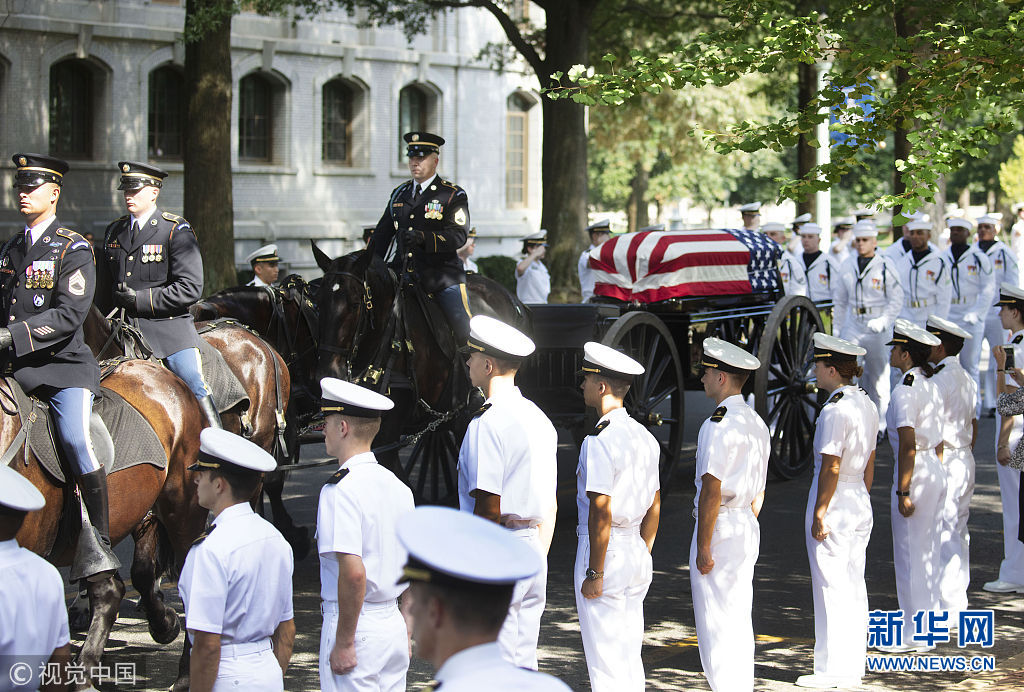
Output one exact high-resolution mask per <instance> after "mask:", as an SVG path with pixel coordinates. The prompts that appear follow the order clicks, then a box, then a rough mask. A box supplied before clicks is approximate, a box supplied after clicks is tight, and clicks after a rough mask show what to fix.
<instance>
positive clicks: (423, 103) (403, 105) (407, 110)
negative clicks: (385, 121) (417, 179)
mask: <svg viewBox="0 0 1024 692" xmlns="http://www.w3.org/2000/svg"><path fill="white" fill-rule="evenodd" d="M428 104H429V98H428V96H427V94H426V92H425V91H423V89H421V88H419V87H417V86H412V85H410V86H407V87H405V88H403V89H402V91H401V92H399V94H398V141H399V148H398V152H399V153H398V159H399V161H404V160H405V140H403V139H402V135H404V134H405V133H406V132H422V131H424V130H427V129H429V128H428V126H427V109H428Z"/></svg>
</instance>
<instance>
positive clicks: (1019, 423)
mask: <svg viewBox="0 0 1024 692" xmlns="http://www.w3.org/2000/svg"><path fill="white" fill-rule="evenodd" d="M1003 290H1005V287H1003V288H1002V289H1001V291H1003ZM1016 290H1017V291H1018V292H1020V289H1016ZM1009 343H1011V344H1013V357H1014V362H1015V363H1017V367H1022V365H1021V364H1024V329H1022V330H1021V331H1018V332H1014V333H1013V334H1012V335H1011V337H1010V341H1009ZM1005 377H1006V384H1008V385H1010V386H1012V387H1016V386H1017V383H1016V382H1015V381H1014V380H1013V378H1012V377H1011V376H1010V374H1009V373H1006V374H1005ZM1002 424H1003V416H1002V414H1000V413H998V411H997V413H996V440H995V442H994V445H998V444H999V433H998V431H999V430H1000V428H1001V427H1002ZM1022 434H1024V418H1022V417H1021V416H1014V417H1013V427H1012V428H1011V430H1010V441H1009V442H1010V449H1015V448H1016V446H1017V444H1018V443H1019V442H1020V439H1021V436H1022ZM997 452H998V450H997ZM994 463H995V465H996V476H997V477H998V478H999V497H1000V499H1001V500H1002V505H1003V560H1002V562H1000V563H999V581H1002V582H1008V583H1010V584H1024V543H1021V542H1020V540H1018V538H1017V534H1018V531H1019V530H1020V505H1019V502H1020V500H1019V496H1020V473H1021V472H1020V471H1019V470H1018V469H1011V468H1010V467H1009V466H1004V465H1002V464H1000V463H999V462H998V461H996V462H994Z"/></svg>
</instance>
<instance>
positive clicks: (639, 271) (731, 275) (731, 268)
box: [589, 229, 782, 303]
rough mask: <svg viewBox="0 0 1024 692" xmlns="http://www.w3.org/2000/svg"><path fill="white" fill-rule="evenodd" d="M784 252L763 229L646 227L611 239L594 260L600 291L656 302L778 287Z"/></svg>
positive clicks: (594, 253) (593, 255) (595, 252)
mask: <svg viewBox="0 0 1024 692" xmlns="http://www.w3.org/2000/svg"><path fill="white" fill-rule="evenodd" d="M781 256H782V250H781V249H780V248H779V246H778V244H777V243H775V241H773V240H772V239H771V238H769V237H767V236H766V235H764V234H763V233H759V232H757V231H747V230H743V229H699V230H689V231H644V232H642V233H626V234H623V235H619V236H615V237H613V238H611V239H610V240H607V241H605V242H604V243H603V244H602V245H601V246H600V247H598V248H595V249H594V250H592V251H591V253H590V259H589V263H590V268H591V269H593V270H594V279H595V286H594V294H595V295H599V296H605V297H608V298H615V299H618V300H624V301H637V302H640V303H653V302H656V301H659V300H668V299H670V298H686V297H694V296H715V295H749V294H751V293H761V292H768V291H773V290H778V289H779V288H780V287H779V285H778V276H779V273H778V271H777V268H778V261H779V258H780V257H781Z"/></svg>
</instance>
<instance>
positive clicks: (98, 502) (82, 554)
mask: <svg viewBox="0 0 1024 692" xmlns="http://www.w3.org/2000/svg"><path fill="white" fill-rule="evenodd" d="M78 488H79V490H81V492H82V502H83V503H84V504H85V511H86V513H87V514H88V515H89V516H88V521H86V518H85V517H83V518H82V533H81V537H80V538H79V541H78V552H77V554H76V556H75V563H76V566H77V567H78V569H79V571H81V573H82V576H83V577H85V578H86V579H88V580H89V581H100V580H101V579H106V578H107V577H108V576H110V575H111V574H113V573H114V572H115V571H117V569H118V568H119V567H120V566H121V562H120V561H119V560H118V559H117V556H116V555H114V551H113V550H111V547H110V503H109V500H108V498H107V472H106V471H105V470H104V469H103V468H102V467H101V468H99V469H97V470H96V471H93V472H91V473H83V474H82V475H80V476H79V477H78ZM90 523H91V526H90V525H89V524H90ZM97 534H98V540H97Z"/></svg>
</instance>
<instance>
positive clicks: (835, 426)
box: [797, 332, 878, 687]
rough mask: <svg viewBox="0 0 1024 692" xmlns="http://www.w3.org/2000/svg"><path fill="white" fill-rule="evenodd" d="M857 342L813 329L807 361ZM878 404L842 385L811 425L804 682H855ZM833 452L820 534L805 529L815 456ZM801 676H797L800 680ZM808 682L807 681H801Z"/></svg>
mask: <svg viewBox="0 0 1024 692" xmlns="http://www.w3.org/2000/svg"><path fill="white" fill-rule="evenodd" d="M863 355H864V349H863V348H862V347H859V346H855V345H853V344H851V343H850V342H848V341H843V340H841V339H838V338H835V337H830V336H827V335H825V334H822V333H820V332H819V333H817V334H815V335H814V357H815V360H820V359H827V360H832V361H842V360H849V361H851V362H852V361H855V360H856V359H857V357H858V356H863ZM876 430H878V409H877V408H876V407H875V405H874V402H872V401H871V399H870V398H869V397H868V395H867V392H865V391H864V390H863V389H861V388H860V387H858V386H856V385H843V386H840V387H838V388H837V389H835V390H834V391H832V392H830V394H829V398H828V401H827V402H826V404H825V406H823V407H822V409H821V414H820V415H819V416H818V421H817V424H816V426H815V430H814V474H813V476H812V479H813V480H812V481H811V489H810V492H809V493H808V495H807V511H806V513H805V515H804V531H805V534H804V537H805V543H806V545H807V559H808V562H809V563H810V568H811V592H812V594H813V598H814V674H813V676H811V680H810V681H814V680H818V681H830V682H832V683H834V685H839V686H840V687H843V686H854V685H857V684H860V679H861V677H862V676H863V675H864V665H865V657H866V655H867V646H866V643H867V635H868V592H867V586H866V584H865V581H864V567H865V563H866V553H867V547H868V539H869V538H870V537H871V527H872V525H873V523H874V521H873V518H872V513H871V497H870V495H869V494H868V489H867V487H866V486H865V485H864V473H865V471H866V470H867V466H868V462H869V461H870V460H871V456H872V454H874V452H875V431H876ZM823 454H827V455H829V456H835V457H839V478H838V480H837V482H836V488H835V492H834V493H833V495H832V497H831V499H830V500H829V502H828V506H827V509H826V511H825V521H824V524H825V529H826V530H827V531H828V534H827V535H826V536H825V538H824V539H823V540H818V539H817V537H815V536H814V535H812V527H813V525H814V517H815V509H816V507H817V500H818V481H819V478H820V475H821V465H822V455H823ZM805 682H808V681H807V680H806V678H804V679H799V678H798V679H797V685H799V686H801V687H802V686H805ZM806 686H812V685H806Z"/></svg>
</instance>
